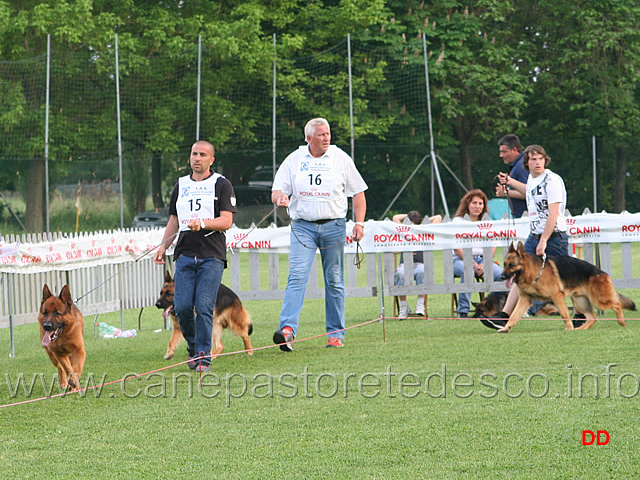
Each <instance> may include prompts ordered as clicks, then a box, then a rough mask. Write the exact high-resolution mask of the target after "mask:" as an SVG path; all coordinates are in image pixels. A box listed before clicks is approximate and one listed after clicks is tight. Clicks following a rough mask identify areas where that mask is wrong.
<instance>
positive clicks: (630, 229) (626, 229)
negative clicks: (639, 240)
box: [622, 225, 640, 233]
mask: <svg viewBox="0 0 640 480" xmlns="http://www.w3.org/2000/svg"><path fill="white" fill-rule="evenodd" d="M622 231H623V232H625V233H626V232H638V231H640V225H623V226H622Z"/></svg>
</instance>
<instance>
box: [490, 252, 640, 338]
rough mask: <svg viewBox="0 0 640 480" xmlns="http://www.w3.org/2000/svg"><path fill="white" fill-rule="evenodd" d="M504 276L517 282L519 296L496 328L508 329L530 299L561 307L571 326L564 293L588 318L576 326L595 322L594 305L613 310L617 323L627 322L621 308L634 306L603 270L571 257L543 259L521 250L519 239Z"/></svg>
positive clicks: (508, 255)
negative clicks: (500, 324) (499, 326)
mask: <svg viewBox="0 0 640 480" xmlns="http://www.w3.org/2000/svg"><path fill="white" fill-rule="evenodd" d="M503 276H504V277H505V278H507V279H509V283H511V281H513V282H515V283H516V285H518V290H519V291H520V298H519V299H518V303H517V304H516V307H515V309H514V310H513V313H512V314H511V316H510V317H509V321H508V322H507V324H506V325H505V326H504V327H503V328H501V329H500V330H498V332H500V333H508V332H509V331H510V330H511V329H512V328H513V327H514V326H515V324H516V323H518V321H519V320H520V319H521V318H522V315H524V313H525V312H526V311H527V309H528V308H529V306H530V305H531V301H532V299H536V300H547V301H551V302H553V304H554V305H555V306H556V307H557V308H558V310H559V311H560V316H561V317H562V318H563V319H564V325H565V329H566V330H573V324H572V323H571V320H570V319H569V310H568V309H567V304H566V302H565V297H567V296H569V297H571V299H572V300H573V308H574V311H575V312H577V313H582V314H583V315H585V317H586V318H587V321H586V322H585V323H584V324H583V325H582V326H580V327H578V330H586V329H588V328H591V327H592V326H593V325H594V324H595V323H596V317H595V315H594V314H593V307H594V306H595V307H596V308H598V309H600V310H613V311H614V312H615V313H616V318H617V319H618V323H619V324H620V325H622V326H623V327H624V326H625V325H626V322H625V320H624V316H623V314H622V309H625V310H635V309H636V304H635V303H634V302H633V301H632V300H630V299H629V298H627V297H625V296H624V295H620V294H619V293H618V292H617V291H616V289H615V287H614V286H613V282H612V281H611V277H609V275H607V274H606V273H605V272H603V271H602V270H600V269H599V268H597V267H595V266H594V265H592V264H590V263H589V262H585V261H584V260H580V259H577V258H573V257H547V259H546V262H544V263H543V261H542V259H541V258H539V257H537V256H535V255H529V254H528V253H526V252H525V251H524V245H523V244H522V242H518V248H517V249H516V248H514V246H513V244H512V245H511V246H510V247H509V253H507V256H506V257H505V260H504V272H503Z"/></svg>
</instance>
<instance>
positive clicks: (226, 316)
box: [156, 272, 253, 360]
mask: <svg viewBox="0 0 640 480" xmlns="http://www.w3.org/2000/svg"><path fill="white" fill-rule="evenodd" d="M174 288H175V283H174V281H173V278H172V277H171V274H170V273H169V272H165V274H164V285H162V289H161V290H160V297H159V298H158V300H157V301H156V307H158V308H162V309H163V313H162V316H163V317H164V318H165V319H166V318H167V315H169V316H170V317H171V324H172V325H173V332H172V333H171V338H170V339H169V345H168V346H167V353H165V355H164V358H165V360H169V359H170V358H172V357H173V355H174V353H175V351H176V347H177V346H178V344H179V343H180V342H181V341H182V340H184V337H183V336H182V331H181V330H180V324H179V323H178V317H176V315H175V313H174V311H173V291H174ZM225 328H229V330H231V331H232V332H233V333H235V334H236V335H239V336H240V337H241V338H242V341H243V342H244V349H245V350H246V351H247V354H249V355H253V347H252V346H251V340H250V339H249V335H251V333H252V332H253V324H252V323H251V315H249V312H247V311H246V310H245V309H244V307H243V306H242V302H241V301H240V298H238V296H237V295H236V294H235V293H234V292H233V290H231V289H230V288H228V287H227V286H225V285H222V284H220V288H219V289H218V297H217V298H216V306H215V310H214V312H213V331H212V334H211V340H212V342H211V343H212V344H213V350H211V355H212V356H213V357H212V358H214V357H215V356H216V355H219V354H221V353H222V352H223V350H224V345H223V344H222V331H223V330H224V329H225Z"/></svg>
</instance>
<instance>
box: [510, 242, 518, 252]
mask: <svg viewBox="0 0 640 480" xmlns="http://www.w3.org/2000/svg"><path fill="white" fill-rule="evenodd" d="M515 251H516V249H515V248H514V246H513V242H511V243H510V244H509V253H513V252H515Z"/></svg>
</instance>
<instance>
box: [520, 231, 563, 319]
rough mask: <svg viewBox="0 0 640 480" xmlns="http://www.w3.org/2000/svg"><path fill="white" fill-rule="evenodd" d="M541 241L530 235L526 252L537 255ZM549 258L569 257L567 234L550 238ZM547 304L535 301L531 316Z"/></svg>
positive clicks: (548, 245)
mask: <svg viewBox="0 0 640 480" xmlns="http://www.w3.org/2000/svg"><path fill="white" fill-rule="evenodd" d="M539 242H540V239H538V238H536V237H534V236H533V235H531V234H529V237H527V241H526V242H525V244H524V251H525V252H526V253H528V254H529V255H534V256H535V255H536V247H537V246H538V243H539ZM544 253H546V254H547V256H549V255H551V256H552V257H566V256H567V255H569V237H567V234H566V233H562V234H560V235H559V236H557V237H553V238H550V239H549V240H547V249H546V250H545V251H544ZM545 303H547V302H541V301H539V300H534V301H533V305H531V307H529V315H535V314H536V312H537V311H538V310H540V308H542V306H543V305H544V304H545Z"/></svg>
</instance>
